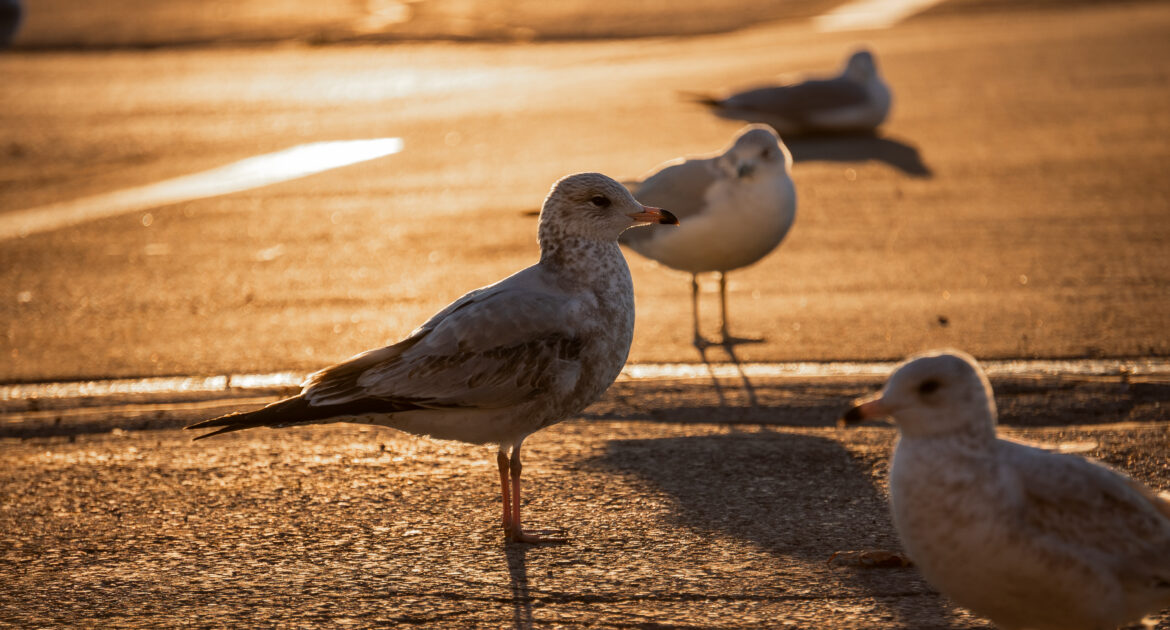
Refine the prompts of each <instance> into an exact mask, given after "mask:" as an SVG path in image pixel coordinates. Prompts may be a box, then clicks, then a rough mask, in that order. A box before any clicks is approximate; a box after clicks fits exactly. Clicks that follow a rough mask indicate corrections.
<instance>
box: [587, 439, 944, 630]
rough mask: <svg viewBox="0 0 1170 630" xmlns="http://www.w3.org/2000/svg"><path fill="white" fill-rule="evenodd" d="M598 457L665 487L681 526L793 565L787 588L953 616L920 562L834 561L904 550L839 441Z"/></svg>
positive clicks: (687, 443) (618, 449)
mask: <svg viewBox="0 0 1170 630" xmlns="http://www.w3.org/2000/svg"><path fill="white" fill-rule="evenodd" d="M590 463H591V464H593V465H596V466H598V467H600V468H603V469H607V470H610V471H613V472H616V473H617V474H619V475H632V476H634V477H637V478H641V479H643V480H645V481H648V482H649V483H650V484H652V485H653V486H656V487H657V488H659V489H661V490H662V491H664V492H665V493H666V494H668V495H669V496H670V497H672V498H673V500H674V501H675V503H676V506H677V507H676V508H675V509H674V518H677V520H678V524H679V525H681V526H683V527H687V528H690V529H692V530H695V531H698V532H701V533H704V532H710V533H711V534H712V535H713V536H716V537H722V536H728V535H729V536H733V537H738V538H740V539H746V540H748V541H750V542H752V543H754V544H755V545H757V546H758V547H760V548H762V549H764V550H765V551H767V552H768V553H769V554H771V555H773V556H775V557H777V558H780V559H782V560H785V561H787V562H788V563H790V564H789V566H790V569H788V573H787V574H783V573H782V574H778V575H776V578H775V579H776V580H777V582H779V583H781V584H782V585H783V586H784V587H785V589H786V591H787V592H789V593H792V594H794V595H801V594H805V595H808V596H809V597H810V598H813V599H816V598H817V597H819V596H824V597H825V598H826V599H830V598H831V599H838V598H848V597H850V596H856V597H874V598H879V599H880V601H882V602H883V605H884V606H887V607H888V609H889V613H890V614H892V615H894V616H895V617H896V618H897V619H898V622H899V623H898V624H897V625H899V626H900V627H918V626H919V625H920V624H922V623H924V622H926V623H929V622H930V621H933V622H934V623H937V622H938V620H940V619H947V618H949V617H950V616H951V613H950V612H949V611H948V610H947V609H946V608H945V606H944V605H943V604H942V602H941V600H940V599H939V598H938V597H936V596H935V595H934V594H933V591H931V589H930V588H929V587H928V586H927V585H926V584H925V582H923V581H922V580H921V578H920V577H919V576H918V574H917V573H916V572H915V570H914V569H913V568H883V569H860V568H856V569H855V568H849V567H829V566H827V565H826V563H827V561H828V560H829V558H830V556H831V555H832V554H833V552H835V551H842V550H862V549H874V548H882V549H898V548H899V545H898V541H897V537H896V534H895V533H894V529H893V525H892V523H891V522H890V518H889V515H888V512H887V507H886V500H885V497H884V496H883V495H882V493H880V492H879V491H878V490H877V489H876V488H875V487H874V484H873V482H872V481H871V477H870V475H869V473H868V471H866V470H863V468H862V465H860V464H859V463H857V462H855V461H853V460H852V458H851V457H850V455H849V453H848V452H847V451H846V449H845V448H844V447H843V446H842V445H841V444H840V443H839V442H837V441H835V440H832V439H828V438H824V437H819V436H811V435H801V434H797V433H775V432H766V431H765V432H761V433H750V434H749V433H733V434H721V435H708V436H691V437H677V438H661V439H637V440H616V441H613V442H610V443H609V444H608V446H607V451H606V453H605V454H604V455H603V456H601V457H600V458H598V459H596V460H594V461H592V462H590Z"/></svg>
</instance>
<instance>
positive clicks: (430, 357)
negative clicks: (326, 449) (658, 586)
mask: <svg viewBox="0 0 1170 630" xmlns="http://www.w3.org/2000/svg"><path fill="white" fill-rule="evenodd" d="M650 223H671V224H676V223H678V220H677V219H676V218H675V217H674V216H673V215H672V214H671V213H670V212H668V211H666V210H661V209H659V208H651V207H646V206H643V205H642V204H640V203H638V202H637V201H635V200H634V197H633V196H631V195H630V193H629V192H628V191H627V190H626V189H625V188H624V187H622V185H621V184H619V183H618V182H617V181H615V180H613V179H611V178H609V177H606V176H605V175H602V174H599V173H579V174H576V175H569V176H567V177H565V178H563V179H561V180H560V181H558V182H556V184H554V185H553V187H552V190H551V191H550V192H549V194H548V197H547V198H545V200H544V205H543V208H542V209H541V213H540V224H539V228H538V240H539V243H540V261H539V262H538V263H537V264H535V265H532V266H531V267H528V268H527V269H523V270H521V271H519V272H517V273H515V274H513V275H511V276H509V277H507V278H505V279H503V280H501V281H499V282H497V283H495V284H491V285H488V286H486V287H482V288H480V289H476V290H474V291H472V292H470V293H468V294H467V295H464V296H463V297H461V298H459V299H458V300H455V301H454V302H453V303H451V304H450V305H449V306H447V307H446V308H444V309H443V310H441V311H439V312H438V313H437V314H435V315H434V316H433V317H431V318H430V319H429V320H427V322H426V323H424V324H423V325H422V326H420V327H418V328H417V329H415V330H414V332H412V333H410V335H409V336H407V337H406V338H405V339H403V340H402V341H399V342H398V343H396V344H394V345H391V346H388V347H385V348H381V349H377V350H370V351H369V352H365V353H362V354H359V355H357V356H354V357H353V358H350V359H348V360H346V361H344V362H342V363H339V364H337V365H334V366H331V367H327V368H325V369H323V370H321V371H319V372H316V373H314V374H311V375H310V376H309V377H308V378H307V379H306V381H305V383H304V385H303V389H302V390H301V393H300V394H298V395H296V396H293V397H292V398H287V399H285V400H281V401H279V402H275V403H272V404H270V405H268V406H267V407H264V408H262V409H259V410H256V411H251V412H246V413H234V414H230V415H226V416H222V417H219V418H215V419H212V420H207V421H204V422H200V423H198V424H194V425H191V426H189V427H187V428H188V429H212V428H215V429H218V430H217V431H214V432H212V433H207V434H204V435H201V436H199V437H197V438H195V439H197V440H198V439H203V438H207V437H211V436H213V435H219V434H221V433H228V432H231V431H239V430H242V429H251V428H254V427H290V426H301V425H307V424H321V423H330V422H354V423H360V424H375V425H382V426H388V427H392V428H395V429H398V430H401V431H406V432H408V433H413V434H415V435H426V436H431V437H434V438H438V439H444V440H458V441H461V442H469V443H474V444H488V443H492V444H498V445H499V450H498V453H497V457H496V462H497V464H498V466H499V473H500V487H501V492H502V495H503V505H504V509H503V525H504V533H505V536H506V537H507V539H508V540H510V541H513V542H525V543H541V542H549V543H556V542H564V539H563V538H553V537H546V536H542V535H541V533H538V532H533V533H530V532H525V531H524V530H523V529H522V528H521V521H520V471H521V462H520V446H521V444H522V443H523V442H524V438H526V437H528V436H529V435H531V434H532V433H534V432H536V431H537V430H539V429H542V428H544V427H547V426H549V425H551V424H555V423H557V422H560V421H562V420H564V419H565V418H566V417H568V416H571V415H573V414H576V413H578V412H579V411H581V410H582V409H584V408H585V407H586V406H587V405H588V404H589V403H591V402H593V401H594V400H596V399H597V398H598V397H599V396H600V395H601V394H602V392H604V391H605V389H606V388H607V387H609V385H610V384H611V383H612V382H613V381H614V379H615V378H617V376H618V373H619V372H621V369H622V366H623V365H625V362H626V357H627V355H628V354H629V350H630V341H631V340H632V338H633V332H634V292H633V284H632V281H631V279H630V270H629V267H627V265H626V260H625V258H624V257H623V256H622V253H621V249H620V248H619V247H618V244H617V238H618V235H619V234H621V233H622V231H624V230H625V229H626V228H629V227H632V226H635V225H646V224H650ZM509 486H510V488H509ZM544 533H547V532H544Z"/></svg>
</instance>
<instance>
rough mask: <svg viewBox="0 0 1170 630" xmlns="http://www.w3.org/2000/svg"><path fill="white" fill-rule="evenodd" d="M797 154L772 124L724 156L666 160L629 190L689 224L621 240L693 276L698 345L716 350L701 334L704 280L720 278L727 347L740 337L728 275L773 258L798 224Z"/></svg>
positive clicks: (744, 133)
mask: <svg viewBox="0 0 1170 630" xmlns="http://www.w3.org/2000/svg"><path fill="white" fill-rule="evenodd" d="M791 171H792V155H791V154H789V153H788V148H787V147H785V146H784V143H783V142H781V141H780V138H778V137H777V136H776V133H775V132H774V131H773V130H772V128H771V127H768V126H767V125H749V126H747V127H744V128H743V129H742V130H740V132H739V134H738V135H737V136H736V138H735V140H733V141H732V143H731V146H729V147H727V149H726V150H724V151H723V152H721V153H718V154H713V155H707V156H697V157H689V158H679V159H676V160H672V161H670V162H667V163H665V164H663V165H661V166H659V167H657V168H656V169H654V171H653V172H651V174H649V175H647V176H645V177H643V178H642V179H640V180H638V181H633V182H626V186H627V187H628V188H629V189H630V192H632V193H634V196H635V197H637V198H638V200H639V201H641V202H642V203H646V204H649V205H652V206H654V205H661V206H662V207H669V208H670V209H671V211H673V212H674V213H675V214H676V215H677V216H678V217H679V218H681V219H683V222H682V224H681V225H679V227H677V228H667V229H660V228H659V226H651V227H650V228H647V229H644V230H632V231H629V232H626V233H625V234H623V235H622V238H621V242H622V243H623V244H625V245H627V246H629V247H630V248H631V249H633V250H634V251H636V252H638V253H639V254H641V255H643V256H645V257H647V258H650V259H652V260H656V261H658V262H660V263H662V264H663V265H666V266H667V267H670V268H672V269H678V270H680V271H686V272H689V273H690V274H691V309H692V313H693V322H692V323H693V328H694V344H695V345H696V346H697V347H699V348H700V349H702V348H705V347H707V346H708V345H710V342H708V341H707V340H706V339H705V338H704V337H703V335H702V334H701V332H700V329H699V279H698V274H700V273H704V272H709V271H714V272H716V273H718V274H719V308H720V315H721V318H722V322H721V324H720V331H721V332H722V335H723V339H722V343H723V344H725V345H732V344H735V343H742V342H747V341H759V340H749V339H740V338H736V337H733V336H732V335H731V333H730V332H729V331H728V324H727V272H729V271H732V270H734V269H740V268H742V267H746V266H748V265H751V264H753V263H755V262H756V261H758V260H760V259H761V258H763V257H764V256H766V255H768V253H769V252H771V251H772V250H773V249H775V248H776V246H777V245H779V244H780V241H782V240H784V236H785V235H786V234H788V230H789V228H791V227H792V222H793V221H794V220H795V219H796V187H795V186H794V185H793V183H792V175H791Z"/></svg>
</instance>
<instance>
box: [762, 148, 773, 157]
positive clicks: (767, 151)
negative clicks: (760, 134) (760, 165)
mask: <svg viewBox="0 0 1170 630" xmlns="http://www.w3.org/2000/svg"><path fill="white" fill-rule="evenodd" d="M760 157H762V158H764V159H765V160H770V159H772V150H771V149H764V150H763V151H760Z"/></svg>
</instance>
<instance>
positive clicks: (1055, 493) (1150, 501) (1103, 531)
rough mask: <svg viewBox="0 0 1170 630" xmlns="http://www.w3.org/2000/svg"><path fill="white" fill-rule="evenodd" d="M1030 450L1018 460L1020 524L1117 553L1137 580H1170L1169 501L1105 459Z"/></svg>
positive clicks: (1078, 545)
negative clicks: (1099, 461) (1100, 461)
mask: <svg viewBox="0 0 1170 630" xmlns="http://www.w3.org/2000/svg"><path fill="white" fill-rule="evenodd" d="M1014 446H1015V447H1016V448H1028V447H1025V446H1020V445H1014ZM1029 450H1030V451H1031V452H1030V453H1028V456H1027V457H1019V458H1016V461H1015V469H1016V471H1017V472H1018V475H1019V480H1020V483H1021V486H1022V489H1023V491H1024V501H1025V503H1024V505H1022V506H1021V508H1020V512H1019V516H1020V519H1021V522H1020V526H1021V527H1023V528H1024V529H1026V530H1028V531H1031V532H1032V535H1034V536H1036V537H1037V538H1039V539H1043V540H1046V541H1047V542H1048V543H1049V544H1053V545H1057V546H1060V547H1062V548H1064V549H1066V550H1070V551H1071V552H1073V553H1102V554H1106V555H1109V556H1112V557H1114V558H1116V564H1117V567H1116V568H1117V570H1118V572H1119V573H1120V574H1122V575H1126V576H1130V577H1131V579H1134V580H1136V581H1139V582H1148V581H1149V580H1152V579H1161V580H1170V505H1167V503H1166V502H1165V501H1163V500H1162V499H1160V498H1158V497H1157V496H1156V495H1155V494H1154V493H1153V491H1151V490H1150V489H1149V488H1146V487H1144V486H1142V485H1141V484H1139V483H1138V482H1136V481H1134V480H1132V479H1130V478H1129V477H1126V476H1124V475H1121V474H1119V473H1116V472H1114V471H1113V470H1111V469H1109V468H1107V467H1105V466H1103V465H1100V464H1097V463H1095V462H1092V461H1089V460H1085V459H1082V458H1080V457H1075V456H1072V455H1063V454H1057V453H1049V452H1044V451H1040V450H1038V449H1029Z"/></svg>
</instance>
